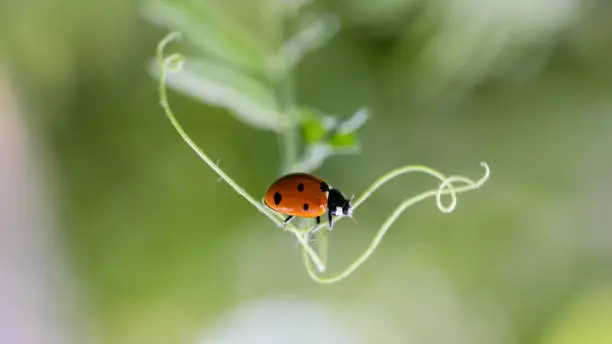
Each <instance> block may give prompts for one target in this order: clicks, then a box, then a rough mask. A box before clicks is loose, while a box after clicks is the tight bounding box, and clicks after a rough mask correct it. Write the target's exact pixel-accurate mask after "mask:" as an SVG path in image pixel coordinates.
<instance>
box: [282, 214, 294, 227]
mask: <svg viewBox="0 0 612 344" xmlns="http://www.w3.org/2000/svg"><path fill="white" fill-rule="evenodd" d="M294 218H295V216H293V215H290V216H287V218H286V219H285V221H283V227H285V226H286V225H287V224H288V223H289V222H291V220H293V219H294Z"/></svg>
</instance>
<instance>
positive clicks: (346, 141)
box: [329, 133, 359, 149]
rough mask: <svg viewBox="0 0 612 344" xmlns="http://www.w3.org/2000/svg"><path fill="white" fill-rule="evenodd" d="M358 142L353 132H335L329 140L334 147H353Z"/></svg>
mask: <svg viewBox="0 0 612 344" xmlns="http://www.w3.org/2000/svg"><path fill="white" fill-rule="evenodd" d="M358 143H359V142H358V140H357V134H355V133H337V134H335V135H334V136H333V137H332V138H331V139H330V140H329V144H330V145H331V146H332V147H334V149H346V148H355V147H357V145H358Z"/></svg>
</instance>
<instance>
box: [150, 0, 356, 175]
mask: <svg viewBox="0 0 612 344" xmlns="http://www.w3.org/2000/svg"><path fill="white" fill-rule="evenodd" d="M257 4H263V5H267V8H268V10H269V11H267V12H265V13H271V14H268V17H266V18H259V21H257V20H255V22H256V23H260V24H261V23H263V21H264V20H267V22H271V23H273V25H274V24H275V25H277V27H276V31H277V32H281V33H282V34H281V35H278V36H280V39H279V40H277V39H276V37H275V36H276V35H272V34H266V33H265V31H266V30H265V29H261V28H259V29H257V28H248V27H246V26H245V25H242V24H241V23H238V22H236V20H235V18H233V17H232V16H231V15H229V14H228V13H229V11H230V5H228V4H227V3H223V2H212V1H207V2H194V1H188V0H185V1H170V0H150V1H148V2H147V3H146V5H145V8H144V13H145V16H146V17H147V18H148V19H149V20H150V21H152V22H153V23H155V24H157V25H159V26H161V27H164V28H167V29H170V30H176V31H177V32H180V33H181V35H182V36H183V37H185V38H186V41H187V42H189V43H191V45H193V46H195V48H196V52H195V53H193V54H189V55H187V56H186V57H185V63H184V65H183V67H182V68H181V69H179V70H177V71H176V72H175V73H172V74H171V75H168V76H167V83H168V86H170V87H171V88H173V89H175V90H177V91H180V92H182V93H184V94H187V95H189V96H190V97H193V98H195V99H198V100H200V101H202V102H204V103H207V104H209V105H211V106H218V107H222V108H225V109H226V110H227V111H228V112H229V113H230V114H232V115H233V116H234V117H235V118H236V119H238V120H240V121H241V122H243V123H244V124H246V125H249V126H251V127H253V128H257V129H262V130H270V131H274V132H277V133H278V134H279V135H280V136H281V137H283V140H284V143H283V145H282V147H281V150H283V151H284V155H283V156H284V158H283V160H284V161H283V162H282V163H281V172H288V171H296V170H299V171H312V170H314V169H316V168H318V167H320V166H321V164H322V163H323V162H324V161H325V160H326V159H327V158H329V157H331V156H333V155H336V154H354V153H357V152H359V140H358V138H357V132H356V131H357V129H358V128H359V127H361V125H363V123H364V122H365V119H366V118H367V116H364V115H363V114H362V113H360V112H359V113H358V114H356V115H359V116H358V119H360V123H359V125H358V126H355V127H354V128H352V129H351V130H340V131H338V132H336V133H335V134H334V136H332V137H331V138H329V139H325V140H323V136H324V134H326V133H327V132H328V131H329V130H331V129H333V128H329V129H324V128H323V127H322V123H323V122H325V121H327V122H329V121H330V120H331V121H333V122H340V121H341V120H340V119H339V118H334V117H331V116H328V115H322V114H320V113H319V112H317V111H314V110H310V109H307V107H306V106H302V105H299V104H296V103H295V101H294V99H293V94H292V93H291V91H292V89H293V86H292V84H291V80H292V73H293V69H294V68H295V67H296V65H297V64H299V62H300V61H301V60H302V59H303V58H304V57H305V56H306V55H307V54H308V53H309V52H312V51H315V50H317V49H319V48H321V47H322V46H324V45H325V43H326V42H328V41H329V40H330V39H331V38H332V37H333V36H334V35H335V34H336V33H337V32H338V29H339V23H338V19H337V18H336V17H335V16H333V15H329V14H326V15H319V14H313V13H310V14H302V12H301V11H300V10H301V8H302V7H303V6H304V5H305V4H306V1H287V2H285V1H271V2H267V1H258V2H257ZM274 4H276V5H274ZM275 6H276V7H275ZM279 6H280V7H281V8H280V9H279V8H278V7H279ZM272 7H275V8H273V9H272V10H270V8H272ZM258 13H263V12H258ZM254 16H255V17H257V14H254ZM293 20H295V21H296V23H292V21H293ZM291 24H295V25H291ZM255 26H257V25H255ZM293 27H295V29H290V28H293ZM151 73H152V74H154V75H156V76H159V70H158V65H157V64H156V63H154V64H153V65H152V67H151ZM300 112H302V113H300ZM296 114H297V115H296ZM350 121H351V120H349V121H347V122H350ZM345 126H346V125H345ZM296 128H301V132H302V134H303V139H304V143H305V145H304V147H303V150H302V152H299V147H300V145H298V144H297V135H298V134H299V130H296ZM321 130H322V131H321ZM317 132H318V133H317Z"/></svg>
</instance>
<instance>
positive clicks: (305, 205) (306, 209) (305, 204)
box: [304, 203, 308, 211]
mask: <svg viewBox="0 0 612 344" xmlns="http://www.w3.org/2000/svg"><path fill="white" fill-rule="evenodd" d="M304 211H308V203H304Z"/></svg>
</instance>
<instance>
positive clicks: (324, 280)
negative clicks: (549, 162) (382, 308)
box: [302, 162, 490, 284]
mask: <svg viewBox="0 0 612 344" xmlns="http://www.w3.org/2000/svg"><path fill="white" fill-rule="evenodd" d="M480 165H481V166H482V167H483V168H484V169H485V172H484V175H483V176H482V177H481V178H480V179H478V180H477V181H473V180H471V179H469V178H466V177H462V176H454V175H453V176H449V177H446V176H444V175H443V174H442V173H440V172H438V171H436V170H433V169H431V168H429V167H426V166H404V167H400V168H397V169H395V170H393V171H391V172H389V173H387V174H385V175H384V176H382V177H380V178H379V179H378V180H377V181H375V182H374V183H373V184H372V185H371V186H370V187H369V188H368V189H367V190H366V191H365V192H364V193H363V194H362V195H361V196H360V197H359V198H358V199H357V201H355V206H354V208H357V207H359V206H360V205H361V204H363V203H364V202H365V201H366V200H367V199H368V198H369V197H370V196H371V195H372V194H373V193H374V191H376V190H378V189H379V188H380V187H381V186H383V185H384V184H385V183H387V182H389V181H390V180H391V179H393V178H395V177H398V176H400V175H402V174H405V173H410V172H421V173H426V174H429V175H432V176H434V177H436V178H437V179H439V180H440V181H441V183H440V185H439V187H438V188H437V189H436V190H429V191H425V192H423V193H421V194H418V195H416V196H414V197H411V198H409V199H407V200H405V201H403V202H402V203H400V205H399V206H398V207H397V208H395V210H394V211H393V212H392V213H391V215H389V217H387V219H386V220H385V222H383V224H382V226H380V229H379V230H378V232H376V235H375V236H374V238H373V239H372V241H371V242H370V245H369V246H368V247H367V249H366V250H365V251H364V252H363V253H362V254H361V255H360V256H359V257H358V258H357V259H356V260H355V261H353V262H352V263H351V264H349V266H348V267H347V268H346V269H345V270H344V271H342V272H340V273H338V274H337V275H334V276H331V277H320V276H318V275H317V274H316V273H315V272H314V271H313V269H312V265H311V264H310V260H309V258H308V256H307V255H306V254H305V253H306V251H305V250H303V254H302V258H303V260H304V265H305V266H306V270H307V271H308V274H309V275H310V277H311V278H312V279H313V280H315V281H316V282H318V283H321V284H331V283H335V282H338V281H340V280H342V279H344V278H346V277H348V276H350V275H351V274H352V273H353V272H355V270H357V269H358V268H359V267H360V266H361V265H362V264H363V263H364V262H365V261H366V260H368V258H370V256H371V255H372V253H374V251H375V250H376V248H377V247H378V245H380V242H381V241H382V238H383V237H384V236H385V234H387V231H388V230H389V228H391V226H392V225H393V224H394V223H395V221H397V219H398V218H399V217H400V216H401V215H402V213H404V211H406V209H408V207H410V206H412V205H414V204H416V203H418V202H420V201H423V200H425V199H427V198H429V197H435V199H436V206H437V207H438V209H440V211H441V212H443V213H450V212H452V211H453V210H454V209H455V207H456V206H457V194H458V193H461V192H466V191H470V190H475V189H478V188H480V187H481V186H482V185H483V184H484V183H485V182H486V181H487V180H488V179H489V175H490V169H489V165H487V163H485V162H481V163H480ZM454 182H458V183H464V184H465V185H463V186H460V187H456V188H455V187H453V184H452V183H454ZM443 195H449V196H450V203H449V204H448V205H444V204H442V196H443ZM341 219H342V218H340V219H338V221H339V220H341ZM338 221H336V222H338ZM319 240H322V241H326V240H327V237H326V236H322V237H321V238H320V239H319ZM321 246H324V247H326V245H321Z"/></svg>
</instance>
